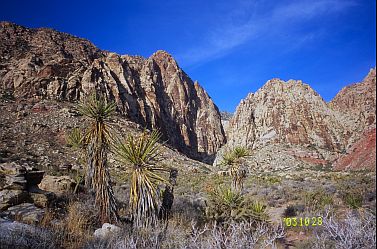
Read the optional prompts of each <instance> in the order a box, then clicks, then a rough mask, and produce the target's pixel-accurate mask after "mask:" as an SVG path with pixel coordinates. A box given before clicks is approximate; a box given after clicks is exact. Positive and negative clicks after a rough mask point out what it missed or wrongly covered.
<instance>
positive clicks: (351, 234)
mask: <svg viewBox="0 0 377 249" xmlns="http://www.w3.org/2000/svg"><path fill="white" fill-rule="evenodd" d="M320 228H321V229H319V230H316V231H315V237H314V239H313V242H312V243H311V245H310V247H309V248H314V249H325V248H326V249H327V248H363V249H364V248H366V249H368V248H376V215H375V214H374V213H373V212H371V211H370V210H365V211H362V212H361V211H359V212H354V211H350V212H348V213H347V214H346V217H345V218H344V219H343V220H340V219H338V218H336V217H334V216H333V215H329V214H326V215H325V216H324V219H323V225H322V226H321V227H320Z"/></svg>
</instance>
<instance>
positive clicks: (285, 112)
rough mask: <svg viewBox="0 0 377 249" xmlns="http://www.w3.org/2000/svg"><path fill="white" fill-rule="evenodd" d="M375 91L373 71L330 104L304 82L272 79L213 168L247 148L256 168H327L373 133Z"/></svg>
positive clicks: (232, 130)
mask: <svg viewBox="0 0 377 249" xmlns="http://www.w3.org/2000/svg"><path fill="white" fill-rule="evenodd" d="M375 90H376V79H375V69H373V70H371V71H370V73H369V74H368V76H367V77H366V78H365V79H364V81H363V82H362V83H360V84H355V85H352V86H350V87H346V88H345V89H343V90H342V91H341V92H340V93H339V94H338V95H337V96H336V97H335V98H334V100H333V101H331V102H330V103H326V102H325V101H324V100H323V99H322V97H321V96H319V94H318V93H316V92H315V91H314V90H313V89H312V88H310V86H308V85H307V84H304V83H302V82H301V81H295V80H289V81H288V82H284V81H282V80H280V79H272V80H270V81H268V82H267V83H266V84H265V85H264V86H263V87H262V88H261V89H259V90H258V91H257V92H256V93H250V94H249V95H248V96H247V97H246V98H245V99H244V100H242V101H241V103H240V104H239V106H238V107H237V111H236V113H235V115H234V116H233V118H232V119H231V120H230V123H229V127H228V130H227V140H228V142H227V144H226V146H224V147H223V148H222V149H221V150H220V151H219V153H218V155H217V158H216V161H215V164H219V162H220V161H221V158H222V155H223V153H224V152H225V151H227V150H229V149H232V148H234V147H236V146H244V147H247V148H249V149H250V150H251V151H252V152H253V159H251V160H250V163H251V164H252V166H253V167H254V168H266V167H270V166H271V165H275V168H276V167H278V168H281V167H284V168H285V169H286V170H288V169H292V168H297V167H300V166H305V167H310V165H312V166H313V165H317V166H322V167H324V166H329V165H331V164H332V163H333V162H334V161H336V160H337V159H338V158H339V157H341V156H342V155H344V154H346V153H348V152H347V150H348V149H349V148H350V147H351V146H352V145H353V144H354V142H355V141H357V140H358V139H359V138H360V136H361V134H362V133H363V132H364V130H366V129H371V128H373V127H374V128H375V122H376V121H375V109H376V94H375ZM370 136H372V135H370ZM368 144H369V143H368ZM353 149H355V148H353ZM367 154H368V155H369V152H368V153H367ZM295 162H298V163H295ZM371 163H372V164H374V167H375V164H376V162H375V160H374V162H371ZM340 164H342V163H340ZM279 165H280V166H279ZM358 165H359V164H358ZM368 165H369V164H368ZM355 167H359V166H355ZM368 167H370V166H368ZM271 170H273V169H271Z"/></svg>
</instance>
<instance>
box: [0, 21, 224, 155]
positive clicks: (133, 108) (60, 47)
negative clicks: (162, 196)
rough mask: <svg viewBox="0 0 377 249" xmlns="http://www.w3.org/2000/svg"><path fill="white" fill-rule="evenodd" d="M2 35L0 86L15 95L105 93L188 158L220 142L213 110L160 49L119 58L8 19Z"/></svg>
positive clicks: (200, 90) (64, 97)
mask: <svg viewBox="0 0 377 249" xmlns="http://www.w3.org/2000/svg"><path fill="white" fill-rule="evenodd" d="M0 40H1V41H2V43H1V44H0V91H2V92H6V93H7V94H9V95H11V96H13V97H15V98H50V99H58V100H67V101H76V100H80V99H81V98H82V97H83V95H86V94H88V93H89V92H91V91H97V92H102V93H104V94H106V96H107V97H108V98H109V99H111V100H113V101H115V102H116V104H117V107H118V110H119V111H120V112H121V113H122V114H124V115H125V117H127V118H128V119H129V120H131V121H134V122H137V123H139V124H141V125H142V126H144V127H147V128H158V129H160V130H161V132H162V133H163V136H164V139H166V140H168V143H169V144H170V145H171V146H173V147H174V148H176V149H178V150H179V151H181V152H183V153H185V154H186V155H188V156H190V157H192V158H196V159H201V160H204V161H211V160H212V159H213V157H214V154H215V153H216V151H217V150H218V148H219V147H220V146H221V145H223V144H224V143H225V135H224V131H223V128H222V125H221V122H220V114H219V110H218V108H217V107H216V106H215V104H214V103H213V101H212V100H211V98H210V97H209V96H208V94H207V93H206V91H205V90H204V89H203V88H202V87H201V86H200V85H199V84H198V83H197V82H195V83H194V82H193V81H192V80H191V79H190V78H189V77H188V76H187V75H186V74H185V73H184V72H183V71H182V69H180V68H179V66H178V64H177V62H176V61H175V60H174V59H173V57H172V56H171V55H169V54H168V53H166V52H164V51H157V52H156V53H154V54H153V55H152V56H151V57H149V58H143V57H140V56H128V55H124V56H120V55H117V54H115V53H110V52H105V51H101V50H99V49H98V48H96V47H95V46H94V45H93V44H91V43H90V42H89V41H86V40H84V39H80V38H77V37H73V36H70V35H68V34H64V33H60V32H57V31H54V30H51V29H27V28H24V27H21V26H18V25H15V24H11V23H8V22H2V23H1V24H0Z"/></svg>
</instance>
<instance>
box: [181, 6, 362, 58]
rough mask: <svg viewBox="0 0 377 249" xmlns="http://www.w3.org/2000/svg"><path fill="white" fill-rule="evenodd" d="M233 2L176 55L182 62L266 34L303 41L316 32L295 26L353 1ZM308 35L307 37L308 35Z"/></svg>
mask: <svg viewBox="0 0 377 249" xmlns="http://www.w3.org/2000/svg"><path fill="white" fill-rule="evenodd" d="M250 2H252V4H250ZM236 3H238V4H236ZM245 3H246V4H245ZM266 3H267V4H270V5H269V7H270V9H269V10H264V9H263V6H265V5H264V4H266ZM276 3H279V4H278V5H276ZM232 4H233V5H235V7H233V9H231V10H230V11H229V14H228V15H226V16H223V17H222V18H221V19H222V20H223V21H222V22H219V23H218V24H217V25H216V26H215V27H209V29H210V30H211V31H209V32H208V33H207V34H206V35H204V37H200V38H199V39H200V40H201V42H200V43H199V44H198V45H196V46H194V47H192V48H191V49H189V50H188V51H186V52H185V53H183V54H178V55H177V57H178V59H179V61H181V62H182V63H183V64H185V65H193V64H201V63H205V62H208V61H211V60H214V59H216V58H220V57H222V56H224V55H226V54H228V53H229V52H231V51H232V50H233V49H234V48H236V47H238V46H240V45H243V44H245V43H248V42H252V41H253V40H256V39H258V38H260V37H265V36H270V37H273V36H276V37H281V36H290V37H296V38H298V39H299V40H300V45H303V44H305V41H308V40H313V39H314V38H313V37H314V36H315V34H314V33H313V32H312V31H311V32H308V33H300V32H299V31H294V27H297V26H299V25H301V24H303V23H307V22H309V21H312V20H320V18H322V17H323V16H324V15H330V14H335V13H341V12H343V11H346V10H348V9H349V8H350V7H352V6H354V5H355V4H356V3H355V2H353V1H350V0H349V1H347V0H318V1H312V0H301V1H287V3H285V2H284V1H279V2H278V1H273V4H272V5H271V2H269V3H268V2H266V1H259V2H258V1H248V2H245V1H241V2H237V1H234V2H233V1H232ZM265 9H266V8H265ZM301 36H302V37H304V39H302V37H301ZM300 37H301V38H300ZM308 37H310V39H307V38H308Z"/></svg>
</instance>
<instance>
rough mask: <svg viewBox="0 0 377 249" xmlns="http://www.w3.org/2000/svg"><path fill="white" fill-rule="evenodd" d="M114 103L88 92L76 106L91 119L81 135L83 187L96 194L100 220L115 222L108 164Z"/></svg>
mask: <svg viewBox="0 0 377 249" xmlns="http://www.w3.org/2000/svg"><path fill="white" fill-rule="evenodd" d="M115 108H116V106H115V104H114V103H108V102H107V101H106V100H105V98H104V97H100V96H98V95H96V94H91V95H90V96H89V97H88V98H87V99H86V100H85V101H84V102H83V103H81V104H80V105H79V107H78V110H79V112H80V113H81V114H82V115H84V116H85V117H87V118H88V119H89V120H90V121H91V125H90V127H89V129H88V130H87V131H86V134H85V136H84V138H83V141H84V144H85V145H86V154H87V155H86V156H87V163H86V173H85V186H86V187H87V189H89V191H91V192H94V193H95V203H96V205H97V206H99V209H100V216H101V217H100V218H101V221H102V222H112V221H117V219H118V216H117V207H116V200H115V197H114V193H113V189H112V187H111V179H110V174H109V169H108V166H107V153H108V152H109V149H110V145H111V141H112V135H111V131H110V129H111V126H110V124H109V118H110V117H111V115H112V114H114V112H115Z"/></svg>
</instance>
